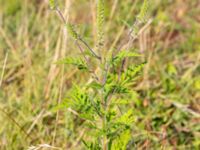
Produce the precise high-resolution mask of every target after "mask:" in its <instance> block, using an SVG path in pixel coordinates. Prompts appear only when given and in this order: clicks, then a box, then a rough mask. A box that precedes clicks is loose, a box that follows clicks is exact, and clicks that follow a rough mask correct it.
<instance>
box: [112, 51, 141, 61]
mask: <svg viewBox="0 0 200 150" xmlns="http://www.w3.org/2000/svg"><path fill="white" fill-rule="evenodd" d="M140 56H141V55H140V54H138V53H136V52H130V51H127V50H122V51H120V52H119V53H118V54H117V55H116V56H115V57H114V58H113V59H112V63H113V64H115V65H116V64H117V63H119V62H120V61H122V60H123V59H124V58H127V57H140Z"/></svg>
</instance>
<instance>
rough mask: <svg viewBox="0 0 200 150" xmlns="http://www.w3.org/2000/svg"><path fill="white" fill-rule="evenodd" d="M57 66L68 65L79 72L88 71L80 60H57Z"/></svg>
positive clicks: (70, 58)
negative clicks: (74, 67)
mask: <svg viewBox="0 0 200 150" xmlns="http://www.w3.org/2000/svg"><path fill="white" fill-rule="evenodd" d="M57 64H69V65H74V66H76V67H77V68H78V69H79V70H88V67H87V64H86V62H85V61H83V60H82V59H81V58H74V57H68V58H64V59H62V60H59V61H58V62H57Z"/></svg>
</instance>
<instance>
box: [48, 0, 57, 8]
mask: <svg viewBox="0 0 200 150" xmlns="http://www.w3.org/2000/svg"><path fill="white" fill-rule="evenodd" d="M49 5H50V8H51V9H55V8H56V1H55V0H49Z"/></svg>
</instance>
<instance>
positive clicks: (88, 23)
mask: <svg viewBox="0 0 200 150" xmlns="http://www.w3.org/2000/svg"><path fill="white" fill-rule="evenodd" d="M60 3H61V5H60V6H61V10H62V11H63V12H64V14H65V17H66V19H69V20H70V21H71V22H73V23H74V24H76V25H77V26H76V28H77V30H78V31H79V33H81V35H84V37H85V39H86V40H87V41H89V43H90V44H91V45H92V44H94V43H93V41H94V40H93V39H94V38H95V37H96V35H95V33H96V28H95V23H96V20H95V16H96V10H95V7H96V5H95V1H94V0H89V1H88V0H65V1H60ZM141 4H142V1H141V0H123V1H121V0H110V1H106V9H105V11H106V25H105V30H106V39H105V41H106V47H107V48H110V47H113V48H117V46H118V45H119V44H120V43H123V41H124V40H126V38H128V37H127V34H126V33H127V32H128V31H129V27H130V26H131V25H132V24H133V22H134V20H135V17H136V15H137V14H138V12H139V10H140V8H141ZM199 14H200V2H199V0H192V1H191V0H174V1H172V0H152V1H150V6H149V18H152V22H150V23H149V24H146V26H145V27H144V28H142V29H144V30H141V33H140V35H139V37H138V39H137V40H136V41H135V42H134V46H135V48H136V49H137V51H138V52H140V53H142V54H143V56H144V57H143V58H142V59H143V61H146V62H147V64H146V65H145V68H144V71H143V73H142V75H141V77H140V78H139V79H137V83H136V84H135V87H134V90H135V91H136V92H137V94H136V97H137V98H135V100H134V103H133V104H131V105H130V108H132V109H133V111H134V117H135V119H134V120H135V121H134V129H133V133H132V138H133V140H132V144H134V146H135V148H136V149H173V148H176V149H197V150H198V149H200V76H199V75H200V44H199V43H200V30H199V29H200V16H199ZM78 54H79V52H78V51H77V47H76V46H75V44H74V41H73V40H72V39H71V38H69V37H68V34H67V32H66V30H65V29H64V28H63V24H62V23H61V21H60V20H59V18H58V17H57V16H56V13H53V12H52V11H51V10H50V9H49V4H48V1H46V0H34V1H30V0H6V1H3V0H0V75H1V76H0V149H2V150H4V149H6V150H7V149H8V150H13V149H28V147H30V146H32V145H34V146H39V145H40V144H48V145H52V146H55V147H59V148H61V149H81V148H82V146H83V145H82V144H81V139H82V137H84V136H85V133H86V132H87V130H88V129H86V128H83V126H82V120H81V119H79V118H77V117H76V116H74V115H73V114H72V113H71V112H70V111H68V110H61V111H54V110H53V108H54V107H55V106H56V105H57V104H58V103H61V102H62V100H63V99H64V98H65V97H66V95H67V94H68V93H69V92H70V89H71V86H72V84H73V83H84V82H87V79H88V78H87V76H88V74H87V73H83V72H79V71H78V70H77V69H74V68H73V67H72V68H71V67H68V66H67V67H66V66H65V65H56V64H55V62H56V61H57V60H59V59H61V58H64V57H66V56H68V55H70V56H76V55H78ZM44 146H45V145H44ZM46 147H47V145H46Z"/></svg>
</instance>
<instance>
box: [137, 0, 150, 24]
mask: <svg viewBox="0 0 200 150" xmlns="http://www.w3.org/2000/svg"><path fill="white" fill-rule="evenodd" d="M148 7H149V0H144V2H143V5H142V8H141V10H140V13H139V15H138V17H137V18H138V20H139V21H141V22H145V20H146V16H147V12H148Z"/></svg>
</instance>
